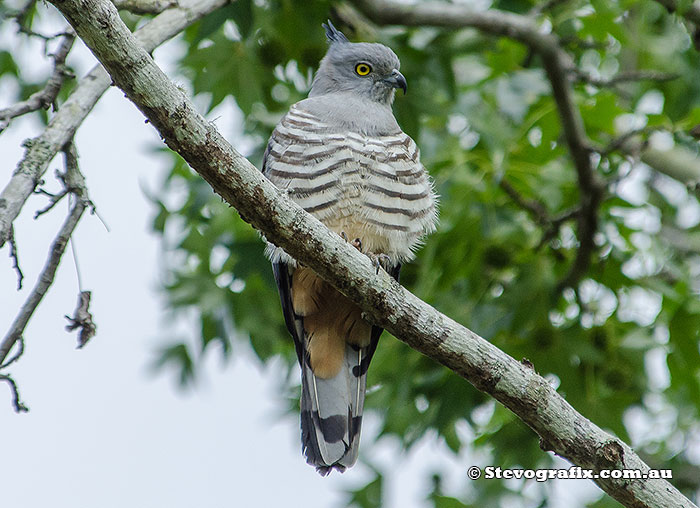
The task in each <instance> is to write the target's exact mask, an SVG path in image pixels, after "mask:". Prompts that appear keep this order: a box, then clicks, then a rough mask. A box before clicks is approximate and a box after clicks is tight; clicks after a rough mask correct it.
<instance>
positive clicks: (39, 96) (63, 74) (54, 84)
mask: <svg viewBox="0 0 700 508" xmlns="http://www.w3.org/2000/svg"><path fill="white" fill-rule="evenodd" d="M74 40H75V34H74V33H66V34H65V35H63V40H62V41H61V44H60V46H59V47H58V50H57V51H56V53H54V54H53V55H52V57H53V60H54V67H53V72H52V74H51V77H50V78H49V80H48V81H47V82H46V86H44V88H42V89H41V90H39V91H38V92H36V93H33V94H32V95H30V96H29V98H28V99H27V100H25V101H22V102H18V103H17V104H13V105H12V106H10V107H8V108H5V109H1V110H0V132H2V131H3V130H5V129H6V128H7V126H8V125H10V122H11V121H12V119H13V118H17V117H18V116H22V115H25V114H27V113H30V112H32V111H36V110H38V109H41V108H43V109H48V108H49V107H50V106H52V105H53V104H54V102H55V101H56V97H58V92H60V91H61V87H62V86H63V82H64V81H65V79H66V78H67V77H69V76H71V73H70V72H69V71H68V68H67V67H66V57H67V56H68V53H69V52H70V50H71V48H72V47H73V41H74Z"/></svg>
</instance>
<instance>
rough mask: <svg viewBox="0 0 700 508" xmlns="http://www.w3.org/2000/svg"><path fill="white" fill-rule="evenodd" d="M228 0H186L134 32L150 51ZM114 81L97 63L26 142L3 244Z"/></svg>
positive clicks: (10, 193) (5, 194) (3, 212)
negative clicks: (51, 167) (51, 165)
mask: <svg viewBox="0 0 700 508" xmlns="http://www.w3.org/2000/svg"><path fill="white" fill-rule="evenodd" d="M228 1H229V0H199V1H189V2H187V3H185V2H182V4H183V5H182V6H180V7H174V8H172V9H168V10H166V11H165V12H163V13H162V14H159V15H158V16H156V17H155V18H153V19H152V20H151V21H149V22H148V23H147V24H145V25H144V26H143V27H141V28H139V29H138V30H137V31H136V32H134V35H135V36H136V38H137V39H138V41H139V43H140V44H142V45H143V47H144V49H146V51H148V52H152V51H153V50H154V49H155V48H156V47H158V46H159V45H161V44H162V43H163V42H165V41H167V40H168V39H170V38H171V37H174V36H175V35H177V34H178V33H180V32H181V31H182V30H184V29H185V28H186V27H188V26H190V25H191V24H193V23H195V22H197V21H198V20H200V19H202V18H203V17H204V16H206V15H207V14H209V13H211V12H212V11H214V10H216V9H218V8H219V7H222V6H224V5H225V4H227V3H228ZM110 85H111V79H110V77H109V76H108V75H107V73H106V72H105V71H104V69H103V68H102V66H101V65H96V66H95V67H94V68H93V69H92V70H91V71H90V72H89V73H88V74H87V75H86V76H85V77H84V78H83V79H81V80H80V82H79V83H78V84H77V85H76V87H75V89H74V90H73V93H71V95H70V97H68V99H66V101H65V102H64V103H63V105H62V107H61V109H60V110H59V111H58V112H56V114H55V115H54V116H53V117H52V118H51V120H50V121H49V124H48V126H47V127H46V129H45V130H44V132H43V133H42V134H41V135H39V136H38V137H36V138H34V139H31V140H28V141H27V142H25V144H24V146H25V147H26V150H25V152H24V157H23V158H22V160H21V161H20V162H19V164H18V165H17V169H16V170H15V172H14V173H13V175H12V178H11V179H10V181H9V183H8V184H7V186H6V187H5V188H4V189H3V190H2V192H1V193H0V248H2V247H3V246H4V245H5V242H6V241H7V239H8V236H9V232H10V226H11V225H12V223H13V222H14V220H15V219H16V218H17V216H18V215H19V213H20V211H21V210H22V207H23V206H24V204H25V203H26V201H27V199H28V198H29V196H31V195H32V193H33V192H34V189H35V188H36V186H37V185H38V184H39V182H40V181H41V177H42V176H43V174H44V173H45V172H46V169H47V167H48V165H49V163H50V162H51V160H52V159H53V158H54V157H55V156H56V154H57V153H58V152H59V151H60V150H61V149H62V148H63V146H64V145H65V144H66V143H68V141H70V140H71V139H72V138H73V135H74V134H75V131H76V130H77V129H78V127H79V126H80V125H81V124H82V122H83V120H85V118H86V117H87V115H88V113H89V112H90V111H91V110H92V108H93V107H94V106H95V104H96V103H97V101H98V100H99V99H100V97H102V94H104V92H105V91H106V90H107V89H108V88H109V86H110Z"/></svg>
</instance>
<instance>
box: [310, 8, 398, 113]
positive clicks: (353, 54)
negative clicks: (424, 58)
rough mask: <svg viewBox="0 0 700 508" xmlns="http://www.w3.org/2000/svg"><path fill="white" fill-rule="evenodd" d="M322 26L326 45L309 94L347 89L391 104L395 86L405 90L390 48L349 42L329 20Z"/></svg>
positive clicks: (315, 94) (395, 59) (322, 93)
mask: <svg viewBox="0 0 700 508" xmlns="http://www.w3.org/2000/svg"><path fill="white" fill-rule="evenodd" d="M323 28H325V29H326V37H328V43H329V45H330V46H329V48H328V52H327V53H326V56H325V57H323V60H321V64H320V65H319V68H318V72H317V73H316V76H315V77H314V82H313V84H312V86H311V93H309V96H310V97H313V96H319V95H325V94H328V93H333V92H350V93H353V94H358V95H360V96H362V97H365V98H368V99H370V100H373V101H376V102H379V103H382V104H386V105H391V103H392V102H393V101H394V91H395V89H396V88H401V89H402V90H403V91H404V93H406V79H405V78H404V77H403V75H402V74H401V73H400V72H399V67H400V66H401V63H400V62H399V57H397V56H396V54H395V53H394V52H393V51H392V50H391V49H389V48H387V47H386V46H384V45H383V44H374V43H367V42H359V43H353V42H350V41H348V39H347V37H345V35H344V34H343V33H342V32H341V31H339V30H338V29H336V28H335V27H334V26H333V23H331V21H330V20H328V24H327V25H326V24H324V25H323Z"/></svg>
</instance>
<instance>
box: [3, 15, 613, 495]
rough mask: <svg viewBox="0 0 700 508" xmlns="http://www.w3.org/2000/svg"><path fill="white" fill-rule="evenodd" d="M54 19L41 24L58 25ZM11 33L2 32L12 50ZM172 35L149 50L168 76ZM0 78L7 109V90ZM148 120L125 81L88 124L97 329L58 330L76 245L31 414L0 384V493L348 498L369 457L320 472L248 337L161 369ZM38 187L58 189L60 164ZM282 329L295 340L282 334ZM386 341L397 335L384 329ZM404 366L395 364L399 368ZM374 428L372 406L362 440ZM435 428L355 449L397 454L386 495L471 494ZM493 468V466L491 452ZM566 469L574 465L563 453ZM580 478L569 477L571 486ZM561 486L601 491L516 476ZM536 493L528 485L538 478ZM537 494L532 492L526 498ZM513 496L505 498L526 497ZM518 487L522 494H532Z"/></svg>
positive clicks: (28, 275) (85, 274)
mask: <svg viewBox="0 0 700 508" xmlns="http://www.w3.org/2000/svg"><path fill="white" fill-rule="evenodd" d="M57 26H58V25H53V28H51V26H49V28H48V29H47V33H51V32H55V31H58V30H59V29H58V28H56V27H57ZM10 40H11V38H10V34H8V33H0V47H2V48H8V49H9V46H8V44H9V43H10V42H9V41H10ZM181 50H182V45H181V43H178V42H177V41H176V42H174V43H169V44H168V45H166V46H165V47H163V48H162V49H159V50H157V51H156V53H155V55H156V60H157V61H158V62H159V63H160V64H161V65H163V66H164V68H165V70H166V72H167V73H168V74H169V75H170V76H176V72H175V71H174V66H173V64H172V62H173V61H174V60H175V58H176V57H177V55H178V54H179V52H180V51H181ZM40 51H41V49H40V47H39V46H37V45H34V46H33V47H31V48H30V51H24V52H22V53H21V54H19V53H18V54H16V56H18V58H17V60H18V61H26V62H31V64H30V65H31V68H30V69H29V71H30V75H32V76H36V77H37V79H38V77H40V76H44V75H45V74H46V72H48V69H49V67H48V66H49V63H48V61H43V60H42V59H41V58H39V55H40V54H41V53H40ZM69 62H70V63H71V64H72V65H73V67H74V68H75V69H76V70H77V71H78V72H77V75H78V76H82V75H83V74H84V73H85V72H86V71H87V70H89V69H90V68H91V67H92V65H93V64H94V58H93V57H92V55H91V54H90V53H89V52H88V51H87V50H86V49H85V48H84V47H83V46H82V43H80V42H76V47H75V49H74V50H73V52H72V53H71V57H70V59H69ZM10 92H11V90H10V88H9V84H8V82H7V81H0V107H2V106H4V105H6V104H7V103H8V101H9V96H10V95H9V94H10ZM217 117H219V119H218V120H217V125H218V126H219V128H220V129H221V131H222V132H223V134H224V135H225V136H227V137H228V138H229V139H230V140H231V141H232V143H233V145H234V146H238V147H239V148H240V145H241V129H242V125H241V115H240V112H238V111H237V110H236V109H235V107H234V106H232V103H231V102H230V101H227V102H226V103H225V104H224V106H223V107H222V108H219V109H218V110H217V111H216V112H214V113H212V114H211V115H210V118H217ZM40 129H41V127H40V125H39V123H38V122H37V121H34V120H32V119H31V118H20V119H17V120H15V121H14V122H13V124H12V126H11V128H10V129H8V130H7V131H6V132H4V133H3V134H2V135H1V136H0V161H1V165H0V185H2V187H4V186H5V185H6V183H7V181H8V179H9V177H10V175H11V173H12V171H13V170H14V168H15V166H16V164H17V161H18V160H19V159H20V158H21V156H22V153H23V149H22V148H21V147H20V143H21V142H22V140H24V139H26V138H29V137H34V136H36V135H37V134H38V133H39V132H40ZM159 144H160V139H159V137H158V136H157V134H156V133H155V130H154V129H153V128H152V127H151V126H150V125H147V124H145V123H144V120H143V116H142V115H141V113H140V112H139V111H138V110H136V108H135V107H134V106H133V105H131V103H129V102H128V101H127V100H126V99H125V98H124V97H123V94H122V93H121V92H120V91H118V90H115V89H112V90H110V91H109V92H108V93H107V94H106V95H105V97H104V98H103V99H102V100H101V101H100V102H99V103H98V105H97V106H96V108H95V110H94V111H93V112H92V114H91V115H90V116H89V117H88V119H87V121H85V123H84V124H83V125H82V126H81V128H80V130H79V131H78V134H77V148H78V151H79V154H80V165H81V169H82V171H83V173H84V175H85V176H86V179H87V184H88V188H89V192H90V197H91V198H92V200H93V201H94V203H95V204H96V205H97V207H98V210H99V212H100V215H101V216H102V217H103V218H104V219H105V221H106V222H107V224H108V225H109V227H110V229H111V231H110V232H107V231H105V228H104V227H103V225H102V224H101V223H100V221H99V220H98V219H97V218H96V217H94V216H90V215H88V214H86V215H85V216H84V217H83V219H82V220H81V222H80V224H79V226H78V229H77V232H76V234H75V240H76V247H77V251H78V257H79V262H80V268H81V274H82V279H83V284H84V289H87V290H91V291H92V305H91V311H92V313H93V316H94V319H95V322H96V324H97V326H98V328H97V335H96V336H95V337H94V338H93V339H92V341H91V342H90V343H89V344H88V345H87V346H86V347H85V348H84V349H83V350H76V349H75V346H76V334H75V333H69V332H66V331H65V330H64V327H65V325H66V320H65V318H64V317H63V316H64V315H65V314H72V313H73V310H74V308H75V305H76V300H77V295H78V286H77V277H76V272H75V267H74V264H73V259H72V255H71V253H70V249H68V250H67V251H66V254H65V255H64V258H63V260H62V263H61V266H60V267H59V270H58V273H57V276H56V279H55V283H54V285H53V286H52V287H51V289H50V290H49V292H48V294H47V296H46V297H45V298H44V300H43V302H42V303H41V304H40V306H39V308H38V310H37V312H36V313H35V315H34V317H33V318H32V320H31V321H30V323H29V326H28V327H27V329H26V332H25V339H26V352H25V354H24V356H23V357H22V358H21V360H20V361H19V362H17V363H16V364H14V365H12V367H11V368H10V369H9V370H8V372H9V373H11V374H12V375H13V377H14V378H15V380H16V381H17V383H18V385H19V388H20V393H21V395H22V399H23V401H24V402H25V403H26V404H27V405H28V406H29V407H30V412H29V413H24V414H15V413H14V412H13V411H12V408H11V400H10V393H9V390H8V389H7V387H6V386H5V384H0V429H1V430H2V435H3V443H2V447H1V449H2V454H1V459H0V504H1V505H2V506H3V507H11V508H24V507H27V508H35V507H45V506H51V507H52V508H88V507H89V508H95V507H98V508H110V507H115V508H116V507H120V508H121V507H125V506H128V507H130V508H141V507H143V508H155V507H163V506H167V507H168V508H189V507H195V506H196V507H212V508H215V507H228V506H302V505H303V506H305V508H314V507H326V506H338V505H342V501H343V495H342V490H343V489H347V488H350V487H352V486H359V485H363V484H364V483H365V482H366V481H367V480H368V479H369V478H370V470H369V469H368V467H367V466H365V465H364V464H362V463H359V464H358V465H356V466H355V467H354V468H353V469H351V470H350V471H349V472H347V473H345V474H344V475H338V474H333V475H331V476H330V477H328V478H321V477H320V476H318V475H317V474H316V472H315V471H314V470H313V468H311V467H309V466H307V465H306V464H305V462H304V460H303V457H302V455H301V450H300V448H301V446H300V437H299V422H298V416H296V415H295V416H282V414H283V413H282V411H281V408H282V407H283V405H284V402H283V398H282V397H283V394H282V393H281V390H280V389H279V387H280V384H281V382H282V380H281V379H280V376H278V375H276V370H275V367H274V363H273V364H272V365H269V366H268V367H267V368H263V367H262V366H261V365H260V364H259V362H257V360H255V359H254V355H253V354H252V352H250V350H249V349H248V348H247V347H246V346H243V345H242V344H241V343H239V342H237V343H234V354H233V360H232V361H230V362H229V363H227V364H224V363H222V362H221V361H220V356H219V355H218V354H217V353H216V352H215V351H209V352H208V358H207V359H206V361H205V365H206V368H205V369H204V370H205V372H206V373H205V376H204V378H203V379H202V380H201V382H200V383H199V385H198V386H197V387H196V388H195V389H193V390H192V389H191V390H185V391H182V390H180V389H178V388H177V385H176V382H175V376H174V375H173V373H171V372H168V371H166V372H160V373H158V374H154V373H153V372H152V370H151V369H150V365H151V364H152V363H153V361H154V359H155V358H157V353H156V350H157V348H158V346H159V345H162V344H165V343H167V341H168V338H169V337H173V336H174V334H176V333H177V334H178V335H181V334H182V333H187V330H188V325H190V326H195V325H194V323H193V322H192V319H190V318H189V317H188V316H184V317H183V318H182V319H180V320H179V321H180V322H179V324H177V325H173V324H172V323H171V320H170V319H169V317H168V315H167V313H166V312H165V307H164V299H163V298H162V295H161V293H160V292H159V289H158V288H159V280H160V277H161V276H162V274H161V273H160V272H159V270H160V268H159V266H160V263H159V257H160V256H161V255H162V253H161V252H160V250H159V240H158V238H157V237H156V236H154V235H153V234H152V233H151V232H150V223H151V220H152V218H153V215H154V213H155V212H154V208H153V207H152V205H151V204H150V202H149V201H148V199H147V197H146V194H145V190H146V191H149V190H150V191H155V190H156V189H158V186H159V182H160V179H161V178H162V177H163V175H164V172H165V171H166V170H167V168H168V165H169V160H168V159H167V158H165V157H163V156H160V155H155V154H154V152H153V150H152V148H153V147H155V146H158V145H159ZM57 168H61V169H62V159H61V158H56V160H55V161H54V163H52V164H51V166H50V169H49V171H48V172H47V173H46V175H45V179H46V181H47V187H48V188H49V189H52V190H57V189H58V188H59V186H58V184H57V183H56V182H55V180H54V177H53V173H54V170H55V169H57ZM45 203H46V198H45V197H42V196H33V197H32V198H31V199H30V200H29V202H28V204H27V205H26V206H25V208H24V210H23V212H22V215H21V216H20V218H19V220H18V221H17V222H16V223H15V236H16V239H17V244H18V250H19V256H20V264H21V267H22V270H23V271H24V274H25V280H24V289H23V290H22V291H20V292H16V291H14V288H15V286H16V276H15V273H14V271H13V270H12V266H11V262H10V260H9V258H8V252H9V251H8V249H7V248H5V249H3V250H2V251H0V252H1V253H2V255H0V333H2V335H3V336H4V334H5V333H6V331H7V329H8V328H9V325H10V323H11V321H12V319H13V318H14V316H15V315H16V313H17V311H18V309H19V308H20V306H21V305H22V304H23V302H24V300H25V298H26V297H27V294H28V293H29V291H30V289H31V288H32V287H33V285H34V283H35V282H36V278H37V275H38V273H39V271H40V269H41V267H42V266H43V263H44V261H45V259H46V255H47V253H48V249H49V245H50V243H51V242H52V240H53V238H54V236H55V234H56V232H57V231H58V229H59V227H60V224H61V223H62V221H63V220H64V218H65V214H66V211H67V206H68V204H67V202H62V203H61V204H60V205H58V206H57V208H56V209H55V210H54V211H52V212H51V213H49V214H46V215H44V216H42V217H41V218H39V219H38V220H36V221H35V220H33V219H32V217H33V214H34V212H35V211H36V210H37V209H39V208H42V207H43V206H44V205H45ZM290 340H291V339H290ZM390 340H393V339H390ZM397 375H399V373H398V372H397ZM376 432H377V422H376V420H375V419H373V418H372V417H371V415H369V417H368V418H367V420H366V423H365V426H364V429H363V441H364V442H365V443H366V442H368V441H369V439H368V437H370V436H372V435H375V434H376ZM444 450H445V446H444V444H442V443H439V442H438V441H437V440H436V439H435V438H434V437H433V436H429V437H426V438H424V439H423V440H422V441H421V443H420V444H419V445H417V446H416V447H415V448H414V450H413V451H412V453H411V454H410V455H408V456H405V455H400V454H399V446H398V444H397V443H396V442H394V441H392V440H388V439H385V440H383V441H382V443H381V444H380V446H377V447H373V449H370V447H368V446H364V447H361V457H362V459H365V460H368V461H369V462H370V463H373V464H377V465H379V466H382V469H384V470H386V469H387V468H386V467H385V466H391V470H392V471H393V473H392V474H391V475H389V476H388V477H387V478H386V480H387V491H388V494H389V496H388V501H390V503H389V504H387V506H402V507H407V508H411V507H421V506H426V503H425V502H424V501H423V500H424V498H425V495H426V493H427V491H428V488H429V485H428V484H427V482H428V481H429V474H428V472H433V471H438V470H439V471H449V473H448V479H449V481H448V483H447V487H448V490H450V491H451V492H452V493H453V494H461V493H464V492H468V487H469V486H468V480H466V470H467V468H468V467H469V466H470V465H472V464H473V463H474V462H476V463H477V464H479V465H488V464H484V463H483V457H477V458H474V457H470V456H469V455H468V454H467V453H466V452H465V454H463V455H462V456H460V457H457V458H455V457H454V456H451V455H449V454H447V453H445V452H444ZM495 465H497V464H495ZM561 467H568V463H565V462H563V461H562V463H561ZM574 485H576V487H575V488H573V487H574ZM538 488H547V489H555V491H556V493H557V496H556V498H557V504H558V505H560V506H575V505H576V503H575V501H574V500H575V499H577V500H579V501H583V500H586V499H588V500H590V499H594V498H595V497H597V496H598V495H599V492H600V491H599V490H598V489H597V488H596V487H594V486H593V485H592V484H588V483H584V484H581V483H579V482H572V481H569V482H566V483H565V484H557V483H555V482H549V483H548V484H547V485H545V486H544V487H542V486H541V485H536V484H534V483H533V484H531V485H529V486H528V487H527V488H526V489H525V493H526V495H527V492H528V490H529V489H538ZM533 492H534V490H533ZM529 504H530V505H531V504H532V503H529ZM520 505H521V504H520V502H518V501H517V498H516V497H515V496H514V499H513V504H512V505H510V506H520ZM527 505H528V502H527V499H525V503H524V504H523V506H527Z"/></svg>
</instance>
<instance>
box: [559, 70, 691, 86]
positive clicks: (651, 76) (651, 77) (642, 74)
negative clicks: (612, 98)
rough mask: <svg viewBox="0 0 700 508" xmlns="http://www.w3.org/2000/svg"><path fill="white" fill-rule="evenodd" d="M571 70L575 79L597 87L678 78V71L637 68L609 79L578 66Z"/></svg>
mask: <svg viewBox="0 0 700 508" xmlns="http://www.w3.org/2000/svg"><path fill="white" fill-rule="evenodd" d="M572 72H573V73H574V74H575V76H576V81H578V82H582V83H588V84H589V85H593V86H596V87H598V88H610V87H615V86H617V85H619V84H620V83H629V82H630V81H656V82H658V83H663V82H666V81H673V80H674V79H678V78H679V77H680V74H678V73H669V72H658V71H650V70H637V71H625V72H620V73H618V74H616V75H615V76H613V77H612V78H610V79H601V78H596V77H595V76H592V75H591V74H589V73H587V72H584V71H582V70H581V69H579V68H574V69H572Z"/></svg>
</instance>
